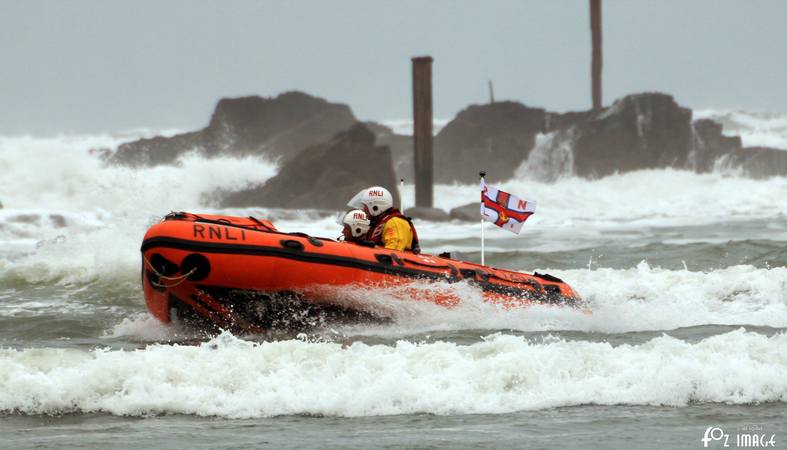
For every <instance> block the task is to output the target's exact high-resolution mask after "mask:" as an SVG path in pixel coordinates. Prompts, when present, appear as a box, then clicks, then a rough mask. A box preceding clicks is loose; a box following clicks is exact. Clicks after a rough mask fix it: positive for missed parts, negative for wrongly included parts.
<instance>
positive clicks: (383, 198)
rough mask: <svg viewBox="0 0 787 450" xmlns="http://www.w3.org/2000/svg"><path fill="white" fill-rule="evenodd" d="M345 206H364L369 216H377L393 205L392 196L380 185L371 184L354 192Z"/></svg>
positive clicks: (359, 207)
mask: <svg viewBox="0 0 787 450" xmlns="http://www.w3.org/2000/svg"><path fill="white" fill-rule="evenodd" d="M347 206H349V207H350V208H358V209H362V208H363V207H364V206H365V207H366V209H367V210H368V211H369V215H370V216H372V217H377V216H379V215H380V214H382V213H384V212H385V211H388V210H389V209H390V208H391V207H392V206H393V196H392V195H391V193H390V192H389V191H388V189H386V188H384V187H382V186H372V187H370V188H366V189H364V190H362V191H361V192H359V193H357V194H355V197H353V198H352V200H350V202H349V203H347Z"/></svg>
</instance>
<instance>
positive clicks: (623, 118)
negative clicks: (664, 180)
mask: <svg viewBox="0 0 787 450" xmlns="http://www.w3.org/2000/svg"><path fill="white" fill-rule="evenodd" d="M574 127H575V129H576V130H577V134H576V141H575V143H574V173H575V174H577V175H579V176H583V177H590V178H594V177H601V176H605V175H609V174H612V173H615V172H628V171H632V170H639V169H654V168H661V167H686V165H687V161H688V156H689V152H690V151H691V149H692V145H693V135H692V129H691V110H689V109H686V108H681V107H680V106H678V104H677V103H675V100H674V99H673V98H672V97H671V96H669V95H665V94H657V93H650V94H637V95H630V96H627V97H624V98H623V99H621V100H618V101H616V102H615V103H614V104H613V105H612V106H610V107H609V108H607V109H606V110H604V111H602V112H600V113H599V114H597V115H595V116H593V117H592V118H591V119H590V120H588V121H583V122H579V123H578V124H576V125H574Z"/></svg>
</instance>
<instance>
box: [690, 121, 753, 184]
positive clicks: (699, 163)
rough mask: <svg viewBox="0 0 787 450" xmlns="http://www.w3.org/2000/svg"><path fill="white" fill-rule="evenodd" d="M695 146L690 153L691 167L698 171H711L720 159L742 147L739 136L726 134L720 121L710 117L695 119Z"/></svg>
mask: <svg viewBox="0 0 787 450" xmlns="http://www.w3.org/2000/svg"><path fill="white" fill-rule="evenodd" d="M692 126H693V128H694V148H693V149H692V151H691V152H690V153H689V167H690V168H692V169H694V170H696V171H697V172H700V173H704V172H711V171H712V170H713V169H714V166H715V164H716V162H717V161H719V159H721V158H722V157H723V156H724V155H731V154H734V153H736V152H738V151H739V150H740V149H741V148H742V145H741V138H740V137H739V136H730V137H728V136H724V135H723V134H722V126H721V124H720V123H717V122H714V121H712V120H710V119H700V120H695V121H694V123H693V124H692Z"/></svg>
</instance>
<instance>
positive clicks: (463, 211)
mask: <svg viewBox="0 0 787 450" xmlns="http://www.w3.org/2000/svg"><path fill="white" fill-rule="evenodd" d="M448 214H449V215H450V216H451V218H452V219H454V220H461V221H464V222H478V221H479V220H481V205H480V203H479V202H473V203H468V204H466V205H462V206H457V207H456V208H453V209H452V210H451V211H450V212H449V213H448Z"/></svg>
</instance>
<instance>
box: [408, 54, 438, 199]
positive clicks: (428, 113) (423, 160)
mask: <svg viewBox="0 0 787 450" xmlns="http://www.w3.org/2000/svg"><path fill="white" fill-rule="evenodd" d="M412 61H413V145H414V147H415V206H417V207H425V208H431V207H432V206H433V198H434V195H433V194H434V193H433V183H434V156H433V154H432V61H433V60H432V57H431V56H419V57H415V58H413V59H412Z"/></svg>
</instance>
